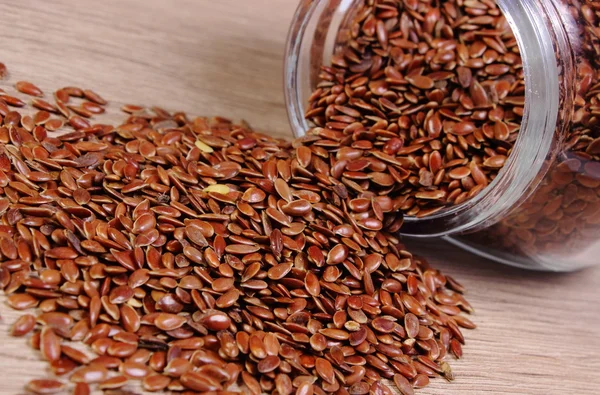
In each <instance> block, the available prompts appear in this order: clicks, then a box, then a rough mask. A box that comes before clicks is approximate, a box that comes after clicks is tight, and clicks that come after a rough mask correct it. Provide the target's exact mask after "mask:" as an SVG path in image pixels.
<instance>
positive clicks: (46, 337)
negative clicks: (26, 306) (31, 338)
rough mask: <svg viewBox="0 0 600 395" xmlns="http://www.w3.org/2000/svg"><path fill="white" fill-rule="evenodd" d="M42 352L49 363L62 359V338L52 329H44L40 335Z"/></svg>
mask: <svg viewBox="0 0 600 395" xmlns="http://www.w3.org/2000/svg"><path fill="white" fill-rule="evenodd" d="M40 351H41V352H42V355H43V356H44V358H45V359H46V360H48V361H51V362H52V361H56V360H58V359H59V358H60V353H61V348H60V338H59V337H58V336H57V335H56V333H55V332H54V330H53V329H52V328H50V327H44V328H43V329H42V332H41V335H40Z"/></svg>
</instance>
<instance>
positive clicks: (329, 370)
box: [315, 358, 335, 384]
mask: <svg viewBox="0 0 600 395" xmlns="http://www.w3.org/2000/svg"><path fill="white" fill-rule="evenodd" d="M315 369H316V371H317V374H318V375H319V376H320V377H321V378H322V379H323V380H325V381H326V382H327V383H329V384H333V383H334V382H335V373H334V371H333V366H331V363H330V362H329V361H328V360H326V359H324V358H317V359H316V360H315Z"/></svg>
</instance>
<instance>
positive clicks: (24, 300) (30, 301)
mask: <svg viewBox="0 0 600 395" xmlns="http://www.w3.org/2000/svg"><path fill="white" fill-rule="evenodd" d="M7 301H8V305H9V306H10V307H12V308H13V309H15V310H26V309H30V308H32V307H35V306H37V304H38V300H37V299H36V298H34V297H33V296H31V295H29V294H12V295H10V296H9V297H8V300H7Z"/></svg>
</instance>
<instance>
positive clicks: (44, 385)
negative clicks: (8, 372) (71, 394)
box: [27, 379, 65, 394]
mask: <svg viewBox="0 0 600 395" xmlns="http://www.w3.org/2000/svg"><path fill="white" fill-rule="evenodd" d="M64 388H65V384H64V383H63V382H61V381H58V380H51V379H35V380H31V381H30V382H29V383H28V384H27V389H28V390H29V391H31V392H33V393H34V394H57V393H59V392H61V391H62V390H63V389H64Z"/></svg>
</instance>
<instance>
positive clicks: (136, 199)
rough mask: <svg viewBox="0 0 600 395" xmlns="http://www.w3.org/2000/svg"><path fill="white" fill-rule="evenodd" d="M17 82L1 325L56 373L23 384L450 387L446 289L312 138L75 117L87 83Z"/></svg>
mask: <svg viewBox="0 0 600 395" xmlns="http://www.w3.org/2000/svg"><path fill="white" fill-rule="evenodd" d="M16 86H17V89H18V90H19V91H21V92H24V93H26V94H29V95H34V98H33V99H32V103H33V105H34V106H35V107H36V108H38V109H40V110H39V111H37V112H36V113H35V114H33V115H32V116H29V115H24V112H23V113H20V112H17V111H10V107H15V106H21V105H25V104H26V103H25V101H24V100H21V99H19V98H18V97H16V96H9V95H7V94H4V93H3V96H2V99H1V100H0V114H1V116H2V117H1V118H2V119H1V120H0V124H1V125H3V126H1V127H0V188H1V190H0V192H1V193H2V195H3V196H4V197H1V198H0V215H1V224H0V252H1V256H0V258H1V259H0V261H1V262H2V263H1V270H0V286H1V287H2V288H3V289H4V291H5V293H6V294H7V295H8V303H9V305H10V306H11V307H13V308H14V309H19V310H26V309H33V308H36V307H37V309H38V311H37V312H36V313H35V314H33V313H30V314H26V315H24V316H22V317H21V318H19V319H18V321H17V322H16V323H15V324H14V325H13V327H12V335H14V336H25V335H28V334H31V333H32V335H31V337H30V341H31V345H32V346H33V348H35V349H39V351H40V353H41V356H42V357H43V358H44V359H46V360H47V361H48V362H49V364H50V367H51V369H52V371H53V372H54V374H55V375H56V376H57V377H58V378H57V379H39V380H33V381H31V382H30V383H29V384H28V389H29V390H30V391H32V392H35V393H44V394H49V393H56V392H60V391H63V390H64V389H65V388H66V386H67V384H66V382H67V381H70V382H71V383H74V384H75V388H74V390H73V391H74V392H73V393H74V394H87V393H88V391H89V390H90V385H91V386H96V385H97V388H99V389H102V390H111V389H117V388H122V387H124V386H126V385H127V383H128V382H130V381H132V380H141V385H142V387H143V388H144V389H145V390H147V391H163V390H170V391H181V392H184V393H189V394H192V393H205V394H213V393H214V394H217V393H219V394H228V393H243V394H254V395H258V394H260V393H261V392H266V393H273V394H279V395H284V394H292V393H295V394H298V395H300V394H302V395H309V394H327V393H337V394H355V395H358V394H367V393H369V391H371V392H373V393H381V394H391V393H392V392H391V389H390V387H388V386H387V385H385V384H384V383H383V382H382V381H380V379H381V378H385V379H390V380H393V382H394V383H395V385H396V386H397V387H398V388H399V389H400V392H401V393H402V394H412V393H413V388H419V387H423V386H425V385H427V383H428V382H429V378H430V377H436V376H443V377H445V378H446V379H448V380H451V379H452V378H453V375H452V372H451V370H450V367H449V365H448V363H447V362H445V361H444V359H445V357H446V355H448V354H453V355H454V356H455V357H457V358H458V357H460V356H461V355H462V348H461V345H462V344H463V343H464V338H463V335H462V333H461V329H460V328H461V327H462V328H474V324H473V323H472V322H471V321H470V320H469V319H467V318H465V317H464V316H463V315H461V312H462V311H466V312H471V311H472V309H471V306H470V305H469V303H468V302H467V301H466V300H465V299H464V297H463V296H462V293H463V287H462V286H461V285H460V284H459V283H457V282H456V281H454V280H453V279H452V278H451V277H449V276H445V275H443V274H442V273H440V272H439V271H437V270H435V269H432V268H431V267H430V266H429V265H428V263H427V262H426V261H425V260H424V259H423V258H419V257H416V256H413V255H412V254H411V253H410V252H409V251H407V250H406V249H405V247H404V246H403V245H402V244H401V243H400V242H399V240H398V238H397V236H396V235H395V232H396V230H397V229H399V228H400V226H401V224H402V214H401V213H398V212H397V211H396V210H395V208H396V207H397V206H398V202H397V201H395V200H394V199H392V198H390V197H388V196H385V195H379V194H377V193H376V192H374V191H369V190H362V191H360V192H359V191H357V190H356V189H355V188H352V186H351V187H350V188H348V187H347V186H346V184H345V183H344V182H342V181H341V180H340V177H339V175H338V174H337V170H336V164H337V163H339V161H338V160H337V159H336V157H335V155H333V154H329V152H328V151H327V150H326V149H324V148H323V147H322V146H320V145H318V144H317V143H315V142H314V141H311V142H310V143H309V142H306V144H304V143H302V142H301V141H297V142H295V143H294V145H293V147H292V146H291V145H290V144H289V143H286V142H284V141H281V140H277V139H274V138H271V137H268V136H265V135H262V134H259V133H256V132H254V131H252V130H251V129H250V128H249V127H248V126H247V125H244V124H235V123H232V122H230V121H228V120H226V119H223V118H210V119H207V118H195V119H190V118H188V117H187V116H186V115H185V114H183V113H175V114H171V113H169V112H167V111H165V110H163V109H160V108H156V107H155V108H152V109H148V108H143V107H138V106H133V105H126V106H124V107H123V108H122V109H123V110H124V111H125V112H126V113H129V115H128V116H127V117H126V119H125V120H124V122H123V123H122V124H120V125H118V126H116V127H113V126H110V125H103V124H93V123H92V122H93V120H92V118H90V117H91V116H92V115H94V114H97V113H101V112H103V111H104V109H105V104H106V102H105V101H104V100H103V99H102V98H101V97H100V96H98V95H97V94H95V93H93V92H91V91H86V90H81V89H79V88H74V87H71V88H64V89H61V90H59V91H57V92H56V94H55V103H53V104H50V103H48V102H46V101H43V99H41V97H43V92H42V91H41V90H40V89H39V88H37V87H35V86H34V85H32V84H30V83H17V85H16ZM78 97H83V98H85V99H86V100H87V101H88V102H89V103H88V104H80V105H74V104H72V103H73V101H74V100H76V98H78ZM77 100H79V99H77ZM76 109H77V110H76ZM86 111H87V112H86ZM72 112H74V113H76V114H78V115H71V114H72ZM65 119H67V120H68V121H67V122H68V124H69V125H70V126H71V127H72V128H73V129H74V130H71V131H67V132H66V133H62V134H61V133H59V132H54V131H53V130H54V129H58V128H55V127H54V126H57V125H58V124H59V123H60V124H61V125H62V123H63V122H64V120H65ZM50 125H52V127H49V126H50ZM342 150H343V149H342ZM82 346H86V347H82ZM126 388H127V387H126Z"/></svg>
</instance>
